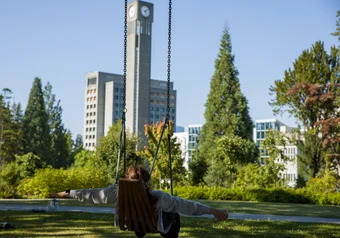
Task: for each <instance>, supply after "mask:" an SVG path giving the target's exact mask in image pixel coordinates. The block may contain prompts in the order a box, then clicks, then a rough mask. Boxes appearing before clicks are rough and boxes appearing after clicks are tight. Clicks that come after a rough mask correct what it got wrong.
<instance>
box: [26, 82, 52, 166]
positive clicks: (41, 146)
mask: <svg viewBox="0 0 340 238" xmlns="http://www.w3.org/2000/svg"><path fill="white" fill-rule="evenodd" d="M23 130H24V139H25V152H26V153H29V152H32V153H33V154H35V155H37V156H39V157H40V158H41V160H42V161H43V162H47V163H48V162H49V155H50V145H51V139H50V134H49V126H48V115H47V113H46V109H45V102H44V95H43V91H42V86H41V80H40V78H35V79H34V82H33V86H32V89H31V92H30V95H29V99H28V103H27V107H26V110H25V115H24V120H23Z"/></svg>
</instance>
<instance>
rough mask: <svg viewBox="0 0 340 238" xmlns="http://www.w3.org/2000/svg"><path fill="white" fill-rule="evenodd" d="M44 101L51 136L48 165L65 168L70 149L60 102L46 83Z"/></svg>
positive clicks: (50, 86)
mask: <svg viewBox="0 0 340 238" xmlns="http://www.w3.org/2000/svg"><path fill="white" fill-rule="evenodd" d="M43 93H44V99H45V103H46V112H47V115H48V126H49V129H50V132H49V133H50V136H51V156H50V164H51V165H52V167H54V168H60V167H66V166H67V165H68V159H69V156H70V148H69V146H68V142H67V135H66V134H67V131H66V129H65V127H64V124H63V122H62V112H63V109H62V108H61V105H60V100H58V101H57V100H56V96H55V94H53V93H52V85H51V84H50V83H49V82H48V83H47V85H46V86H45V88H44V92H43Z"/></svg>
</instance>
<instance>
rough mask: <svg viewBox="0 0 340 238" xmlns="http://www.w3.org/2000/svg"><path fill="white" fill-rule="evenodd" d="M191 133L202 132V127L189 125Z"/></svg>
mask: <svg viewBox="0 0 340 238" xmlns="http://www.w3.org/2000/svg"><path fill="white" fill-rule="evenodd" d="M189 134H198V135H199V134H201V127H189Z"/></svg>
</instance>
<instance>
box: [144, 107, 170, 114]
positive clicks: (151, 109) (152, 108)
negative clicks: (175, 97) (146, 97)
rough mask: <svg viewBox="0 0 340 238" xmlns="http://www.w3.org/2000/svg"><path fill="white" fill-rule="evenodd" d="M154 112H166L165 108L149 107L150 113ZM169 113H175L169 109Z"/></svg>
mask: <svg viewBox="0 0 340 238" xmlns="http://www.w3.org/2000/svg"><path fill="white" fill-rule="evenodd" d="M154 110H155V111H156V112H159V111H161V112H165V111H166V108H165V107H152V106H151V107H150V111H151V112H153V111H154ZM171 113H175V109H174V108H172V109H171Z"/></svg>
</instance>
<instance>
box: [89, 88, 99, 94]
mask: <svg viewBox="0 0 340 238" xmlns="http://www.w3.org/2000/svg"><path fill="white" fill-rule="evenodd" d="M96 92H97V89H88V90H87V95H89V94H92V93H96Z"/></svg>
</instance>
